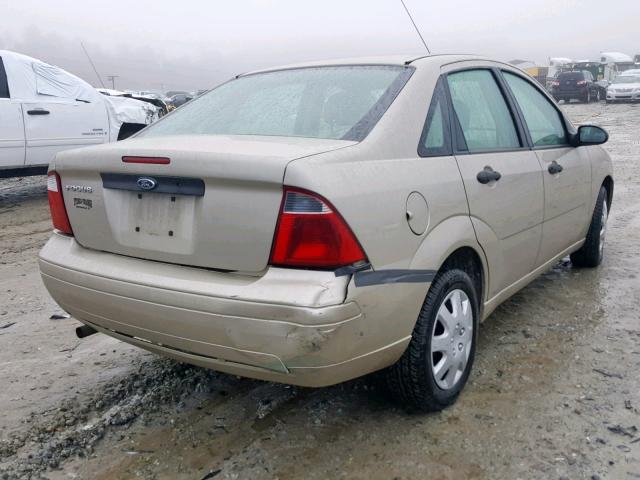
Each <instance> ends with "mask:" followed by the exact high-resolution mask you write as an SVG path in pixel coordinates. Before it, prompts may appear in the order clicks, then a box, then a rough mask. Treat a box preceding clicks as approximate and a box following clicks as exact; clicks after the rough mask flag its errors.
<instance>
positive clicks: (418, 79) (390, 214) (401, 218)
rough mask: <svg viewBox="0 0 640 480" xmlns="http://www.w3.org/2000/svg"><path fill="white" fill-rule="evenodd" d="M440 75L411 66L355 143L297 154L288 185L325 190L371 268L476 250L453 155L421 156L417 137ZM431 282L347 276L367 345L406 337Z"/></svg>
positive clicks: (429, 261) (429, 264)
mask: <svg viewBox="0 0 640 480" xmlns="http://www.w3.org/2000/svg"><path fill="white" fill-rule="evenodd" d="M438 75H439V66H438V68H435V69H434V70H433V71H429V70H427V71H424V72H423V71H420V70H418V71H416V72H415V73H414V75H413V76H412V78H411V79H410V80H409V82H408V83H407V85H406V86H405V89H404V90H403V91H402V93H401V94H400V95H399V97H398V98H397V99H396V101H395V102H394V104H393V105H392V106H391V107H390V108H389V110H388V111H387V113H386V114H385V115H384V116H383V118H382V119H381V120H380V123H379V124H378V125H377V126H376V127H375V128H374V130H373V131H372V132H371V133H370V134H369V136H368V137H367V138H366V139H365V140H364V141H362V142H361V143H360V144H358V145H354V146H350V147H347V148H344V149H341V150H336V151H333V152H329V153H327V154H322V155H317V156H314V157H309V158H306V159H300V160H296V161H294V162H292V163H290V164H289V165H288V166H287V170H286V172H285V179H284V183H285V185H292V186H297V187H301V188H305V189H308V190H311V191H314V192H317V193H319V194H320V195H322V196H324V197H325V198H327V199H328V200H329V201H330V202H331V203H332V204H333V205H334V206H335V207H336V209H337V210H338V211H339V212H340V214H341V215H342V216H343V217H344V218H345V220H346V221H347V223H348V224H349V226H350V227H351V229H352V230H353V232H354V233H355V235H356V237H357V238H358V240H359V241H360V243H361V245H362V247H363V248H364V250H365V253H366V254H367V257H368V259H369V261H370V262H371V264H372V266H373V268H374V269H375V270H377V271H380V270H386V269H421V270H423V269H426V270H436V271H437V270H438V269H439V268H440V266H441V265H442V263H443V262H444V260H445V259H446V258H447V256H448V255H449V254H450V253H452V252H453V251H454V250H455V249H456V248H459V247H462V246H471V247H472V248H474V249H475V250H476V251H477V252H479V253H480V256H482V254H481V250H480V247H479V245H478V243H477V241H476V238H475V234H474V230H473V226H472V225H471V221H470V218H469V211H468V206H467V200H466V196H465V192H464V187H463V183H462V179H461V177H460V172H459V170H458V166H457V164H456V161H455V158H454V157H453V156H451V157H429V158H422V157H419V156H418V153H417V150H418V142H419V138H420V134H421V132H422V128H423V125H424V122H425V119H426V116H427V110H428V107H429V103H430V100H431V94H432V91H433V88H434V86H435V83H436V80H437V77H438ZM412 192H419V193H420V194H421V195H422V196H423V197H424V199H425V200H426V202H427V205H428V208H427V217H428V218H427V228H426V231H425V232H424V233H422V234H420V235H417V234H415V233H413V232H412V230H411V229H410V228H409V225H408V222H407V216H406V215H407V198H408V196H409V195H410V194H411V193H412ZM429 285H430V284H429V283H388V284H382V285H372V286H366V287H362V286H358V287H356V286H355V284H354V282H353V281H351V283H350V284H349V291H348V294H347V298H349V299H354V300H356V301H357V302H358V304H359V305H360V306H361V308H362V309H363V312H364V314H365V315H366V316H367V317H368V318H369V319H370V321H369V322H368V323H367V331H366V332H363V333H362V334H363V336H369V337H371V338H369V339H368V343H369V345H370V346H371V347H374V348H382V347H383V346H385V345H389V344H391V343H393V342H395V341H399V340H401V339H405V340H406V341H408V339H409V338H410V335H411V332H412V330H413V327H414V325H415V322H416V320H417V317H418V314H419V311H420V308H421V306H422V303H423V302H424V298H425V296H426V294H427V291H428V288H429Z"/></svg>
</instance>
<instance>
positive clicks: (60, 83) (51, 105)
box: [0, 50, 158, 177]
mask: <svg viewBox="0 0 640 480" xmlns="http://www.w3.org/2000/svg"><path fill="white" fill-rule="evenodd" d="M157 118H158V108H157V107H155V106H154V105H150V104H149V103H146V102H140V101H138V100H133V99H129V98H115V97H114V98H112V97H105V96H103V95H101V94H100V93H99V92H98V91H97V90H96V89H94V88H93V87H92V86H91V85H89V84H88V83H87V82H85V81H84V80H81V79H80V78H78V77H76V76H75V75H72V74H70V73H69V72H66V71H65V70H63V69H61V68H59V67H55V66H53V65H49V64H47V63H44V62H41V61H40V60H36V59H35V58H31V57H28V56H26V55H21V54H18V53H15V52H10V51H8V50H0V177H8V176H15V175H35V174H44V173H46V171H47V167H48V165H49V162H50V161H51V160H53V158H54V156H55V155H56V153H58V152H61V151H63V150H68V149H71V148H77V147H83V146H87V145H94V144H98V143H106V142H112V141H115V140H119V139H122V138H125V137H127V136H129V135H131V134H132V133H134V132H135V131H138V130H140V129H141V128H144V127H145V126H147V125H148V124H150V123H152V122H153V121H154V120H156V119H157Z"/></svg>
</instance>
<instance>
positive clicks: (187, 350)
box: [40, 235, 409, 386]
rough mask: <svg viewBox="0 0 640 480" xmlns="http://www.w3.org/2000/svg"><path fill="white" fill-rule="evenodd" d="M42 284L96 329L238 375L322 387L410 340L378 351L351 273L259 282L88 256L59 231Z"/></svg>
mask: <svg viewBox="0 0 640 480" xmlns="http://www.w3.org/2000/svg"><path fill="white" fill-rule="evenodd" d="M40 269H41V273H42V278H43V281H44V283H45V286H46V287H47V289H48V290H49V292H50V293H51V295H52V297H53V298H54V299H55V300H56V301H57V302H58V303H59V304H60V306H61V307H62V308H64V309H65V310H66V311H68V312H69V313H70V314H72V315H73V316H74V317H75V318H77V319H78V320H80V321H82V322H85V323H87V324H90V325H92V326H94V327H96V328H97V329H98V330H99V331H102V332H103V333H107V334H109V335H111V336H114V337H117V338H120V339H121V340H123V341H126V342H129V343H132V344H135V345H138V346H140V347H142V348H146V349H148V350H152V351H156V352H158V353H162V354H164V355H167V356H170V357H173V358H176V359H179V360H182V361H186V362H189V363H194V364H197V365H202V366H207V367H211V368H214V369H217V370H221V371H226V372H229V373H234V374H238V375H245V376H250V377H255V378H262V379H266V380H275V381H282V382H286V383H293V384H300V385H308V386H321V385H329V384H332V383H337V382H340V381H343V380H346V379H348V378H353V377H356V376H359V375H362V374H364V373H367V372H368V371H372V370H375V369H377V368H380V367H382V366H385V364H389V363H391V362H392V361H393V359H395V358H397V357H398V356H399V355H400V354H401V353H402V351H403V350H404V348H405V346H406V343H407V342H408V340H409V339H408V338H407V339H401V340H397V339H396V340H395V341H393V342H390V343H389V344H388V345H385V344H383V345H381V344H380V339H379V338H370V337H369V335H368V333H367V329H366V328H365V316H364V314H363V312H362V311H361V309H360V307H359V305H358V304H357V303H355V302H353V301H351V302H346V303H345V302H344V299H345V296H346V291H347V285H348V282H349V278H348V277H336V276H335V275H334V274H333V273H332V272H313V271H298V270H286V269H269V270H268V271H267V272H266V273H265V275H263V276H261V277H249V276H244V275H234V274H230V273H220V272H212V271H208V270H203V269H197V268H192V267H182V266H176V265H167V264H160V263H157V262H149V261H145V260H140V259H133V258H127V257H122V256H119V255H113V254H108V253H104V252H97V251H92V250H89V249H85V248H83V247H81V246H79V245H78V244H77V243H76V241H75V240H74V239H73V238H71V237H65V236H61V235H54V236H53V237H52V238H51V240H50V241H49V242H48V243H47V245H46V246H45V247H44V248H43V250H42V252H41V254H40Z"/></svg>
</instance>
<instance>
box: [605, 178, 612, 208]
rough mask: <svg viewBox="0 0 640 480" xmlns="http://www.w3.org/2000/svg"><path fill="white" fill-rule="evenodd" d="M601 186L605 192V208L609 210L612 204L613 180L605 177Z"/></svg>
mask: <svg viewBox="0 0 640 480" xmlns="http://www.w3.org/2000/svg"><path fill="white" fill-rule="evenodd" d="M602 186H603V187H604V188H605V190H606V191H607V208H608V209H609V210H611V202H613V178H611V175H607V176H606V177H605V178H604V180H603V181H602Z"/></svg>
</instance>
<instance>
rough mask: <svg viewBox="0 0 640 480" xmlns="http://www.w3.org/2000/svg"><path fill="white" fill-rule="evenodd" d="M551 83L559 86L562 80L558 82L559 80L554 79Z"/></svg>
mask: <svg viewBox="0 0 640 480" xmlns="http://www.w3.org/2000/svg"><path fill="white" fill-rule="evenodd" d="M550 83H551V86H552V87H557V86H559V85H560V82H558V81H557V80H553V81H552V82H550Z"/></svg>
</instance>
